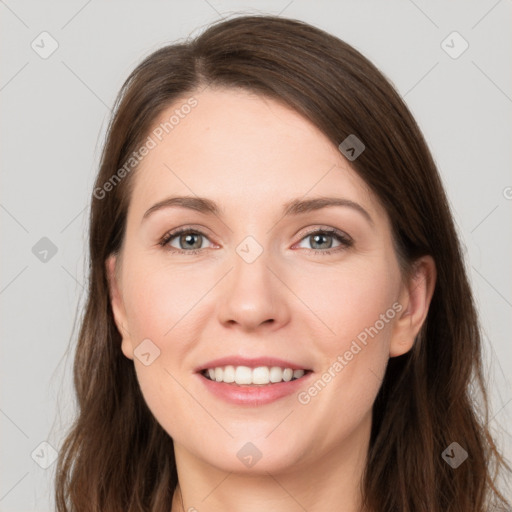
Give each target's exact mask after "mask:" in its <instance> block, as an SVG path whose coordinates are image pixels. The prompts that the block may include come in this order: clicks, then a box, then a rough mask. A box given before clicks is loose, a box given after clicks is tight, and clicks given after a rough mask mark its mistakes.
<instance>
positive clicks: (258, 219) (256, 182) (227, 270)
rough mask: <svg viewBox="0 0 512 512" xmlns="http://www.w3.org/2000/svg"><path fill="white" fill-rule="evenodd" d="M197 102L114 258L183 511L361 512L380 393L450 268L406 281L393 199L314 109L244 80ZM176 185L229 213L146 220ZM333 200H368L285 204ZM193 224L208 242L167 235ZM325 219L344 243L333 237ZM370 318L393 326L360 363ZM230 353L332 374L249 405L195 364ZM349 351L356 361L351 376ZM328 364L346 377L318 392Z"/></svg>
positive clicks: (427, 270)
mask: <svg viewBox="0 0 512 512" xmlns="http://www.w3.org/2000/svg"><path fill="white" fill-rule="evenodd" d="M194 96H195V98H197V100H198V104H197V106H196V107H195V108H194V109H193V110H192V111H191V112H190V114H188V115H187V116H185V117H184V118H183V119H180V122H179V124H178V125H177V126H175V127H174V129H173V130H172V131H171V132H170V133H169V134H168V135H166V136H165V138H163V140H162V141H161V142H160V143H159V144H158V145H157V146H156V147H155V148H154V149H152V150H151V151H150V152H149V154H148V155H147V156H146V157H145V158H144V159H143V161H142V162H141V164H140V167H139V168H138V169H137V171H136V175H135V176H133V178H134V179H135V183H134V189H133V195H132V197H131V201H130V206H129V210H128V219H127V228H126V234H125V235H126V236H125V239H124V243H123V247H122V250H121V253H120V256H119V257H116V256H112V257H111V258H109V260H108V261H107V262H106V265H107V269H108V273H109V282H110V290H111V302H112V307H113V311H114V316H115V320H116V325H117V327H118V329H119V332H120V333H121V335H122V346H121V349H122V352H123V354H124V356H126V357H127V358H130V359H133V362H134V365H135V369H136V372H137V378H138V381H139V383H140V386H141V390H142V392H143V395H144V398H145V400H146V402H147V404H148V406H149V408H150V409H151V411H152V413H153V414H154V416H155V418H156V419H157V420H158V422H159V423H160V424H161V425H162V427H163V428H164V429H165V430H166V432H168V434H169V435H170V436H171V437H172V438H173V441H174V447H175V457H176V461H177V468H178V476H179V482H180V483H179V490H178V492H176V493H175V496H174V502H173V506H172V511H171V512H178V511H182V510H187V511H194V510H196V511H198V512H209V511H218V510H223V511H226V512H235V511H240V510H243V511H244V512H255V511H258V512H260V511H261V510H268V511H280V512H292V511H293V512H298V511H302V510H307V511H308V512H324V511H325V510H343V511H345V512H359V511H360V510H361V506H360V495H359V490H358V486H359V484H360V480H361V475H362V472H363V469H364V466H365V462H366V454H367V450H368V443H369V438H370V429H371V421H372V413H371V409H372V405H373V402H374V400H375V397H376V395H377V393H378V390H379V387H380V384H381V381H382V378H383V376H384V373H385V369H386V364H387V362H388V359H389V358H390V357H395V356H398V355H401V354H403V353H405V352H407V351H409V350H410V349H411V348H412V346H413V344H414V339H415V336H416V334H417V333H418V331H419V329H420V328H421V325H422V324H423V322H424V320H425V317H426V314H427V312H428V307H429V303H430V300H431V297H432V293H433V289H434V284H435V277H436V274H435V265H434V263H433V261H432V259H431V258H430V257H424V258H422V259H421V260H419V261H418V262H417V272H416V273H415V275H414V277H412V278H411V279H410V280H409V281H407V282H405V280H404V279H403V278H402V274H401V271H400V268H399V265H398V261H397V257H396V254H395V251H394V248H393V244H392V238H391V227H390V223H389V218H388V216H387V214H386V212H385V210H384V208H383V207H382V205H381V204H380V203H379V201H378V200H377V197H376V196H375V195H374V194H373V193H372V192H371V191H370V190H369V189H368V187H367V186H366V184H365V183H364V182H363V181H362V180H361V178H359V177H358V175H357V174H356V173H355V172H354V171H353V170H352V169H351V168H350V163H349V162H348V161H347V160H346V159H345V158H344V156H343V155H342V154H341V152H340V151H339V150H338V148H337V147H335V146H333V145H332V144H331V142H330V141H329V140H328V139H327V138H326V137H325V136H324V135H323V134H322V133H321V132H319V131H318V129H317V128H316V127H314V126H313V125H312V124H311V123H310V122H309V121H308V120H306V119H304V118H303V117H301V116H300V115H299V114H298V113H296V112H294V111H293V110H290V109H289V108H287V107H285V106H283V105H282V104H280V103H278V102H276V101H274V100H271V99H268V98H263V97H261V96H257V95H254V94H251V93H248V92H244V91H234V90H231V89H213V88H208V89H206V90H205V91H204V92H199V91H198V92H197V93H195V94H194ZM179 103H181V102H179ZM175 108H176V105H173V106H172V107H170V108H169V109H168V110H167V111H166V112H164V114H163V115H162V117H161V118H160V119H159V120H158V121H157V123H155V125H158V124H159V123H160V122H161V121H162V120H163V119H168V118H169V115H170V113H172V111H173V110H174V109H175ZM170 196H189V197H197V196H199V197H205V198H208V199H211V200H212V201H215V202H216V203H218V205H219V208H220V210H221V213H222V215H220V214H219V215H213V214H208V213H202V212H199V211H196V210H192V209H187V208H184V207H168V208H161V209H157V210H155V211H153V212H152V213H151V214H148V215H147V216H146V217H145V218H143V217H144V214H145V212H147V210H148V209H150V208H151V207H152V206H153V205H154V204H156V203H158V202H159V201H162V200H164V199H166V198H168V197H170ZM320 196H328V197H336V198H343V199H346V200H349V201H351V202H352V203H354V204H357V205H359V207H360V208H358V207H357V206H356V207H354V206H350V205H345V206H330V207H325V208H322V209H319V210H315V211H309V212H307V213H299V214H298V215H289V216H283V211H282V210H283V205H284V204H285V203H287V202H289V201H291V200H293V199H300V200H308V199H313V198H317V197H320ZM363 210H364V212H366V214H367V215H366V214H365V213H364V212H363ZM184 226H186V227H188V226H190V228H191V231H192V232H193V233H195V238H194V237H192V239H191V240H192V242H191V243H195V246H194V247H199V248H200V249H199V252H197V253H196V254H191V251H192V249H190V248H189V246H187V245H186V244H185V243H184V239H185V238H186V236H181V237H180V235H177V236H175V237H174V238H172V239H170V240H168V242H167V245H166V247H164V246H162V245H159V241H160V240H161V239H162V238H163V237H164V235H166V234H167V233H168V232H169V231H171V230H173V229H175V228H179V227H184ZM321 228H324V229H325V228H335V229H337V230H339V231H340V232H341V233H342V234H343V236H344V238H342V239H341V241H340V239H338V238H337V237H336V236H335V235H332V234H329V233H328V234H324V235H323V237H322V236H318V231H320V232H321V231H322V229H321ZM321 234H322V233H320V235H321ZM248 236H251V237H252V238H253V239H254V240H255V241H256V242H257V244H258V245H259V247H260V248H261V251H262V252H261V254H260V255H259V256H258V257H257V258H256V259H255V260H254V261H252V262H251V263H248V262H247V261H246V260H244V258H242V257H241V256H240V254H239V253H238V252H237V250H236V249H237V247H238V246H239V245H240V243H241V242H242V241H244V240H245V239H246V237H248ZM347 239H348V240H350V241H351V242H349V243H348V244H346V243H345V241H346V240H347ZM250 247H251V248H250V251H255V250H256V249H255V247H257V246H256V245H253V246H250ZM328 250H331V251H332V253H331V254H326V251H328ZM393 305H394V306H393ZM393 308H394V309H393ZM391 310H393V314H392V313H391V312H390V311H391ZM382 315H384V317H383V316H382ZM391 317H392V318H391ZM379 320H380V322H379ZM381 324H382V328H380V327H381ZM371 326H373V327H374V329H375V330H377V331H378V332H377V334H375V335H373V336H372V337H370V336H368V339H367V343H366V344H365V345H364V344H362V343H360V342H359V343H358V345H359V346H360V350H359V351H358V352H357V353H354V352H355V351H352V353H353V357H350V356H349V359H348V358H346V357H345V356H344V354H346V353H347V351H350V350H351V347H354V345H353V341H354V340H357V339H358V338H357V337H358V335H361V333H362V332H365V329H366V328H369V327H371ZM372 332H373V331H372ZM360 338H361V336H360ZM145 339H149V340H151V343H152V344H154V345H151V346H155V347H158V349H159V350H160V355H159V356H158V357H157V358H156V359H155V360H154V362H152V363H151V364H150V365H147V366H146V365H144V364H143V363H142V362H141V360H140V359H139V358H138V357H137V356H136V354H134V350H135V349H136V347H137V346H138V345H139V344H140V343H141V342H142V341H143V340H145ZM228 355H229V356H231V355H237V356H244V357H250V358H251V357H259V356H273V357H279V358H282V359H286V360H289V361H293V362H297V363H300V364H301V365H303V367H304V368H309V369H312V370H313V372H314V374H316V375H314V376H313V377H314V378H313V379H310V380H309V382H310V384H308V385H304V386H303V387H302V388H300V391H301V392H302V393H303V394H302V395H301V396H302V398H303V400H302V401H301V400H299V398H298V393H293V394H291V395H288V396H285V397H282V398H280V399H278V400H276V401H274V402H272V403H268V404H265V405H259V406H236V405H233V404H229V403H227V402H225V401H224V400H222V399H220V398H218V397H216V396H214V395H213V394H212V393H210V392H209V391H208V389H207V388H206V387H205V385H204V383H203V382H202V381H201V379H203V377H201V376H199V375H198V374H197V373H196V372H195V369H196V368H197V367H198V366H199V365H202V364H204V363H206V362H208V361H211V360H213V359H216V358H220V357H224V356H228ZM338 356H342V357H343V358H344V361H345V362H346V365H343V368H342V370H338V371H336V370H335V369H334V363H335V362H336V361H337V360H338V361H339V359H338ZM338 368H339V366H338ZM329 369H330V375H331V379H330V381H329V382H328V383H327V384H326V385H325V386H324V387H323V388H321V390H320V391H319V392H318V391H317V393H316V394H315V393H314V392H309V391H308V390H309V388H310V387H311V385H312V384H313V383H314V382H315V381H317V380H318V379H320V380H321V378H322V375H323V374H324V373H325V372H329ZM308 397H309V399H308ZM248 442H251V443H252V444H253V445H255V446H256V447H257V449H258V450H259V452H260V453H261V459H260V460H259V461H258V462H257V463H256V464H254V465H253V466H252V467H247V466H246V465H245V464H243V463H242V462H241V460H240V458H239V457H237V453H238V452H239V450H240V449H241V448H242V447H243V446H244V445H246V443H248ZM180 492H181V494H182V497H183V503H184V506H183V507H182V504H181V497H180Z"/></svg>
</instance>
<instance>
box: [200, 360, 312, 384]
mask: <svg viewBox="0 0 512 512" xmlns="http://www.w3.org/2000/svg"><path fill="white" fill-rule="evenodd" d="M199 373H200V374H201V375H202V376H203V377H205V378H206V379H208V380H211V381H213V382H218V383H223V384H232V385H238V386H255V387H257V386H269V385H273V384H281V383H284V382H291V381H295V380H299V379H301V378H303V377H304V376H305V375H307V374H309V373H311V370H306V369H305V370H292V369H291V368H281V367H279V366H271V367H269V366H258V367H256V368H250V367H249V366H232V365H226V366H219V367H215V368H208V369H205V370H202V371H201V372H199Z"/></svg>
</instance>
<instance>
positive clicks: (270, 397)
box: [197, 372, 313, 406]
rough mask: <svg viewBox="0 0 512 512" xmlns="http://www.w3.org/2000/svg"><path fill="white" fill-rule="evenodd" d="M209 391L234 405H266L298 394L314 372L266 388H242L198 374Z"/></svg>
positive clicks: (267, 385) (247, 386) (265, 386)
mask: <svg viewBox="0 0 512 512" xmlns="http://www.w3.org/2000/svg"><path fill="white" fill-rule="evenodd" d="M197 375H198V376H199V378H200V379H201V381H202V382H203V383H204V385H205V386H206V388H207V389H208V391H210V392H211V393H213V394H214V395H215V396H217V397H219V398H221V399H223V400H224V401H226V402H228V403H230V404H234V405H252V406H256V405H265V404H269V403H271V402H275V401H276V400H279V399H280V398H283V397H285V396H288V395H291V394H292V393H294V392H297V391H298V390H299V389H300V388H301V387H302V386H303V385H304V383H305V382H306V381H309V378H310V377H311V375H313V372H310V373H307V374H306V375H303V376H302V377H301V378H300V379H296V380H290V381H288V382H279V383H277V384H266V385H264V386H261V385H260V386H249V385H244V386H240V385H238V384H235V383H233V384H226V383H225V382H217V381H214V380H210V379H207V378H206V377H205V376H204V375H202V374H201V373H198V374H197Z"/></svg>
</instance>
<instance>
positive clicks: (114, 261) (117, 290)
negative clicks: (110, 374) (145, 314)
mask: <svg viewBox="0 0 512 512" xmlns="http://www.w3.org/2000/svg"><path fill="white" fill-rule="evenodd" d="M117 265H118V256H117V255H116V254H112V255H110V256H109V257H108V258H107V260H106V262H105V267H106V272H107V281H108V288H109V295H110V305H111V306H112V312H113V314H114V321H115V323H116V327H117V330H118V331H119V334H121V338H122V341H121V350H122V351H123V354H124V355H125V356H126V357H127V358H128V359H133V346H132V343H131V339H130V335H129V333H128V329H127V328H126V325H127V323H126V312H125V308H124V303H123V296H122V293H121V287H120V284H119V276H118V272H116V267H117Z"/></svg>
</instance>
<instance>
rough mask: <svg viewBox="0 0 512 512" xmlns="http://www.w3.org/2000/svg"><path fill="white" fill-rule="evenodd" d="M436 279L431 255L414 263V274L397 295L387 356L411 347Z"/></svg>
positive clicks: (424, 317) (425, 315)
mask: <svg viewBox="0 0 512 512" xmlns="http://www.w3.org/2000/svg"><path fill="white" fill-rule="evenodd" d="M436 276H437V272H436V265H435V262H434V259H433V258H432V257H431V256H423V257H421V258H419V259H418V260H416V262H415V263H414V271H413V273H412V275H411V276H410V278H409V279H408V282H406V283H404V284H403V286H402V290H401V292H400V298H399V301H398V302H399V304H400V305H401V306H402V309H401V310H400V313H399V317H398V318H397V320H396V322H395V324H394V326H393V335H392V338H391V344H390V347H389V357H396V356H401V355H402V354H405V353H406V352H408V351H409V350H411V348H412V347H413V345H414V341H415V339H416V336H417V335H418V333H419V332H420V329H421V327H422V325H423V323H424V322H425V319H426V318H427V313H428V308H429V306H430V301H431V299H432V295H433V294H434V288H435V284H436Z"/></svg>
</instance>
